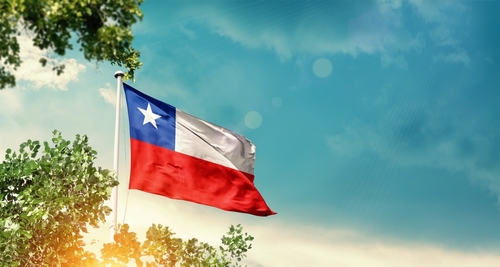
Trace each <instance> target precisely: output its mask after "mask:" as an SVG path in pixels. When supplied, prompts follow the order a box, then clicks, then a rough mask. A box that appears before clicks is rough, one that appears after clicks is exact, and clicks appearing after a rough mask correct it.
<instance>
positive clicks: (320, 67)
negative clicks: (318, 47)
mask: <svg viewBox="0 0 500 267" xmlns="http://www.w3.org/2000/svg"><path fill="white" fill-rule="evenodd" d="M313 72H314V74H315V75H316V76H318V77H320V78H326V77H328V76H330V73H332V63H331V62H330V60H328V59H326V58H324V57H322V58H318V59H316V61H314V64H313Z"/></svg>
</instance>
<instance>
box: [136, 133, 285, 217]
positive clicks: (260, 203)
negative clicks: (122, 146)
mask: <svg viewBox="0 0 500 267" xmlns="http://www.w3.org/2000/svg"><path fill="white" fill-rule="evenodd" d="M130 147H131V150H132V151H131V155H132V158H131V171H130V185H129V188H130V189H138V190H141V191H145V192H149V193H152V194H157V195H161V196H166V197H169V198H173V199H181V200H187V201H191V202H195V203H199V204H204V205H208V206H213V207H217V208H219V209H223V210H227V211H236V212H243V213H250V214H253V215H257V216H268V215H273V214H276V213H275V212H273V211H272V210H271V209H270V208H269V207H268V206H267V204H266V202H265V201H264V199H263V198H262V196H261V194H260V193H259V191H257V189H256V188H255V186H254V184H253V177H254V175H252V174H248V173H243V172H241V171H238V170H235V169H232V168H228V167H225V166H222V165H219V164H215V163H212V162H209V161H206V160H202V159H199V158H195V157H192V156H189V155H185V154H182V153H178V152H175V151H172V150H170V149H165V148H162V147H159V146H156V145H151V144H148V143H145V142H142V141H139V140H136V139H133V138H131V139H130Z"/></svg>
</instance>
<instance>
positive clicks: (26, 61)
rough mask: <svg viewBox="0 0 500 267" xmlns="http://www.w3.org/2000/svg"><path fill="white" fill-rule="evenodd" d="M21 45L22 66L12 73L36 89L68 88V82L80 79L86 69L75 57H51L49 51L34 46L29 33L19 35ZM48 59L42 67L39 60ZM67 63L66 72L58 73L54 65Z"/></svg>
mask: <svg viewBox="0 0 500 267" xmlns="http://www.w3.org/2000/svg"><path fill="white" fill-rule="evenodd" d="M17 38H18V42H19V45H20V57H21V60H22V62H23V63H22V64H21V67H19V68H18V69H17V70H13V71H12V73H13V74H14V75H15V76H16V78H17V80H18V81H26V82H28V84H29V85H30V86H32V87H33V88H34V89H40V88H42V87H48V88H51V89H55V90H64V91H65V90H68V84H69V83H70V82H73V81H78V74H79V73H81V72H83V71H85V69H86V67H85V65H83V64H80V63H78V61H76V59H73V58H63V59H58V58H50V57H48V55H49V52H48V51H46V50H40V49H39V48H37V47H35V46H33V41H32V40H31V38H29V36H28V35H27V34H24V35H20V36H18V37H17ZM41 58H45V59H47V65H46V66H45V67H42V65H41V64H40V62H39V60H40V59H41ZM60 64H64V65H65V69H64V73H63V74H61V75H59V76H58V75H57V74H56V72H55V71H53V70H52V66H57V65H60Z"/></svg>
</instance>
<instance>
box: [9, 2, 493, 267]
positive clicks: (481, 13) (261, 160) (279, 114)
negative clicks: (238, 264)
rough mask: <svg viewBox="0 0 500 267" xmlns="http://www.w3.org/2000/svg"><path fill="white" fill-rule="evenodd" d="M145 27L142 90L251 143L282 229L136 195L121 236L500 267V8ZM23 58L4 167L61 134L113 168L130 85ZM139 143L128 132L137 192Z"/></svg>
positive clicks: (155, 6)
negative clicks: (155, 233)
mask: <svg viewBox="0 0 500 267" xmlns="http://www.w3.org/2000/svg"><path fill="white" fill-rule="evenodd" d="M142 10H143V12H144V19H143V21H142V22H141V23H139V24H138V25H136V26H135V27H134V31H133V32H134V34H135V36H136V37H135V40H134V46H135V47H137V48H138V49H139V50H140V51H141V52H142V57H141V58H142V60H143V63H144V66H143V68H142V69H141V70H139V71H138V72H137V76H136V82H135V83H134V84H132V85H133V86H134V87H136V88H137V89H139V90H141V91H143V92H144V93H146V94H149V95H151V96H153V97H155V98H158V99H160V100H162V101H165V102H168V103H170V104H172V105H174V106H176V107H177V108H179V109H182V110H184V111H186V112H188V113H191V114H193V115H195V116H197V117H201V118H203V119H205V120H208V121H211V122H213V123H216V124H218V125H221V126H224V127H226V128H229V129H231V130H233V131H235V132H238V133H241V134H243V135H245V136H246V137H248V138H249V139H251V140H252V141H253V142H254V143H255V144H256V146H257V161H256V166H255V177H256V178H255V184H256V186H257V188H258V189H259V190H260V192H261V193H262V195H263V196H264V198H265V199H266V201H267V203H268V204H269V206H270V207H271V208H272V209H273V210H275V211H277V212H278V215H276V216H272V217H268V218H258V217H252V216H249V215H243V214H233V213H229V214H228V213H227V212H223V211H220V210H217V209H213V208H210V207H203V206H197V205H195V204H190V203H184V202H180V201H174V200H169V199H163V198H159V197H156V196H151V195H147V194H145V193H141V192H136V191H131V192H129V193H128V192H127V191H126V189H124V188H121V189H120V211H119V215H120V218H124V221H125V222H127V223H130V224H131V225H132V226H133V227H135V229H136V230H137V231H139V232H140V231H142V230H143V229H145V227H147V226H148V225H150V224H151V223H163V224H166V225H169V226H172V227H173V229H174V230H175V231H176V232H178V233H179V235H181V236H186V237H191V236H197V237H199V238H200V239H202V240H203V238H205V239H206V240H208V241H213V242H215V243H216V242H218V241H217V240H218V237H220V236H221V235H222V233H224V231H225V229H226V226H228V225H229V224H237V223H242V224H243V225H244V226H245V228H246V229H247V231H249V232H250V233H251V234H253V235H254V236H255V237H256V241H255V246H254V249H252V251H250V253H249V254H248V255H249V258H248V264H249V265H250V266H303V265H305V264H309V265H311V266H402V264H406V265H405V266H451V265H453V266H498V264H499V263H500V254H499V253H498V248H499V247H500V241H499V240H500V210H499V196H500V163H499V162H500V126H499V125H500V123H499V121H500V119H499V118H500V116H499V113H500V110H499V107H498V103H499V100H500V67H499V62H500V52H499V50H498V47H499V46H500V35H499V34H498V32H497V29H498V27H499V26H500V18H499V17H498V13H499V11H500V3H499V2H498V1H426V0H379V1H354V0H353V1H347V0H345V1H344V0H332V1H326V0H323V1H255V2H254V1H224V0H220V1H151V0H146V1H145V3H144V4H143V5H142ZM24 42H25V43H27V40H24ZM22 51H24V52H23V57H24V58H23V59H24V62H25V64H24V66H23V68H22V69H21V70H19V71H18V73H17V77H18V79H19V80H18V87H17V88H15V89H10V90H3V91H0V104H1V105H0V125H2V127H0V140H2V141H1V143H0V149H1V150H3V151H4V150H5V149H7V148H8V147H17V146H18V145H19V143H20V142H22V141H24V140H26V139H28V138H32V139H41V140H48V139H49V137H50V134H51V131H52V130H53V129H59V130H61V131H62V132H63V134H64V135H65V136H66V137H67V138H70V137H72V136H73V135H74V134H76V133H81V134H88V135H89V137H90V139H91V143H92V145H93V146H94V148H95V149H96V150H97V151H98V152H99V158H98V163H99V164H101V165H103V166H105V167H108V168H111V167H112V146H113V128H114V109H113V108H114V106H113V105H114V98H113V95H114V90H115V88H116V81H115V79H114V78H113V73H114V72H115V71H116V70H118V69H117V68H116V67H115V66H109V65H108V64H105V63H103V64H99V65H98V66H96V64H95V63H92V62H90V63H89V62H86V61H84V59H83V57H81V56H80V55H79V54H78V53H77V52H71V53H69V54H68V56H67V58H54V59H53V60H54V61H58V62H63V61H64V62H66V65H67V71H66V73H65V74H64V76H62V77H56V76H55V74H53V73H51V71H50V70H49V69H42V68H41V67H39V66H38V63H37V62H38V57H39V56H40V55H41V54H40V52H38V51H36V50H35V49H31V48H29V46H24V50H22ZM42 54H43V53H42ZM122 114H123V115H124V116H125V109H124V108H123V109H122ZM127 138H128V133H127V132H126V118H122V152H121V162H122V167H121V169H120V173H121V175H120V179H122V184H126V179H127V177H126V176H127V160H128V159H129V155H128V154H127ZM125 205H127V208H126V212H125V208H124V207H125ZM94 235H95V236H96V237H98V238H100V239H103V238H104V239H106V238H107V228H106V227H102V229H100V230H98V231H96V232H95V233H94ZM101 237H103V238H101ZM412 264H413V265H412Z"/></svg>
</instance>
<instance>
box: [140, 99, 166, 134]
mask: <svg viewBox="0 0 500 267" xmlns="http://www.w3.org/2000/svg"><path fill="white" fill-rule="evenodd" d="M138 109H139V110H140V111H141V112H142V114H143V115H144V121H143V122H142V125H145V124H146V123H148V122H150V123H151V124H153V126H154V127H155V128H156V129H157V130H158V126H156V120H157V119H159V118H161V116H160V115H158V114H154V113H153V110H151V105H150V104H149V103H148V108H147V109H146V110H144V109H142V108H139V107H138Z"/></svg>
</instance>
